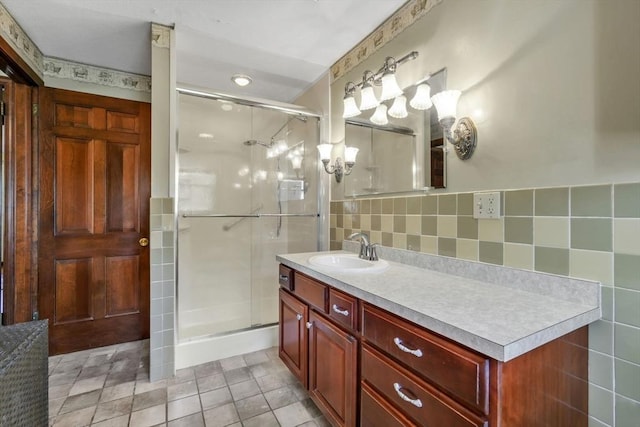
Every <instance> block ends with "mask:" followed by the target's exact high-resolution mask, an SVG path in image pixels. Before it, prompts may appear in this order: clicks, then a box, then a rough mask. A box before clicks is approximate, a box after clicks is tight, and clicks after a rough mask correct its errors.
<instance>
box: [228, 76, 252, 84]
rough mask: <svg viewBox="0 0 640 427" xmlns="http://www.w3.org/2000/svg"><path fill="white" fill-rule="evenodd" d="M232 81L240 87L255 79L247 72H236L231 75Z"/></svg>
mask: <svg viewBox="0 0 640 427" xmlns="http://www.w3.org/2000/svg"><path fill="white" fill-rule="evenodd" d="M231 81H232V82H234V83H235V84H237V85H238V86H240V87H243V86H247V85H248V84H250V83H251V82H252V81H253V79H252V78H251V77H249V76H247V75H246V74H234V75H233V76H231Z"/></svg>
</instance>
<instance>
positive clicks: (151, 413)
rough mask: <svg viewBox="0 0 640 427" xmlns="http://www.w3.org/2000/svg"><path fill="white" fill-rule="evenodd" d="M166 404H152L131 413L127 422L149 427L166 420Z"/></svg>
mask: <svg viewBox="0 0 640 427" xmlns="http://www.w3.org/2000/svg"><path fill="white" fill-rule="evenodd" d="M166 412H167V407H166V404H162V405H156V406H152V407H150V408H146V409H142V410H140V411H135V412H132V413H131V421H130V422H129V424H130V425H131V426H136V427H151V426H155V425H157V424H160V423H164V422H166V420H167V414H166Z"/></svg>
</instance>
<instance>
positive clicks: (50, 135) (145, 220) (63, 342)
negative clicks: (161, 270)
mask: <svg viewBox="0 0 640 427" xmlns="http://www.w3.org/2000/svg"><path fill="white" fill-rule="evenodd" d="M40 105H41V112H42V113H41V127H40V129H41V139H40V141H41V142H40V183H41V191H40V214H39V221H40V224H39V225H40V233H41V234H40V241H39V265H38V267H39V273H40V274H39V284H38V288H39V293H38V305H39V309H40V313H41V317H42V318H48V319H49V320H50V326H49V331H50V353H51V354H57V353H66V352H70V351H76V350H81V349H86V348H91V347H98V346H103V345H110V344H115V343H118V342H125V341H131V340H136V339H142V338H146V337H148V336H149V248H148V247H142V246H140V244H139V243H138V241H139V240H140V239H141V238H143V237H144V238H148V237H149V196H150V164H151V159H150V123H151V122H150V107H149V104H145V103H140V102H134V101H126V100H121V99H115V98H108V97H102V96H97V95H89V94H84V93H78V92H71V91H65V90H58V89H49V88H45V89H43V90H41V92H40Z"/></svg>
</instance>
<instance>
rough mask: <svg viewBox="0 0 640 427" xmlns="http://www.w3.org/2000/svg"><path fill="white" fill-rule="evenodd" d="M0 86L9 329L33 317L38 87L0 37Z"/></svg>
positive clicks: (32, 74) (30, 72)
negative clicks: (1, 88) (1, 91)
mask: <svg viewBox="0 0 640 427" xmlns="http://www.w3.org/2000/svg"><path fill="white" fill-rule="evenodd" d="M0 70H2V71H3V72H4V73H5V74H6V75H7V76H8V77H9V79H10V80H11V81H10V82H9V81H5V82H4V83H5V86H6V87H7V88H8V91H7V92H6V95H7V96H6V99H5V103H6V108H5V111H6V117H5V146H4V150H5V152H4V156H3V157H4V161H5V179H4V197H5V199H4V201H3V209H4V212H3V220H4V222H5V236H4V244H3V250H4V254H3V259H4V268H3V281H4V283H3V287H4V296H3V303H4V307H3V310H2V311H3V314H4V315H3V319H2V323H3V324H6V325H10V324H13V323H20V322H26V321H29V320H32V319H33V318H34V317H37V291H38V288H37V284H38V277H37V268H36V267H37V259H38V253H37V238H38V236H37V227H36V224H37V222H36V221H37V215H36V214H37V195H38V179H37V175H36V174H37V170H38V169H37V159H38V157H37V149H38V136H37V135H38V132H37V120H35V117H36V115H37V96H38V87H40V86H44V81H43V80H42V78H40V76H39V75H38V73H36V72H35V71H34V70H33V69H32V68H31V67H30V66H29V65H28V64H27V63H26V62H25V61H24V60H23V59H22V57H21V56H20V55H19V54H18V53H17V52H16V51H15V50H14V49H13V47H12V46H11V45H10V44H9V43H8V42H7V41H6V40H5V39H4V38H3V37H2V36H0Z"/></svg>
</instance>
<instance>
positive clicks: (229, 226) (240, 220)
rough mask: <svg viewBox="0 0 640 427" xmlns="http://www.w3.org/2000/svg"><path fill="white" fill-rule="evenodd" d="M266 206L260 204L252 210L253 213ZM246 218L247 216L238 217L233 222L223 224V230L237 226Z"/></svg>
mask: <svg viewBox="0 0 640 427" xmlns="http://www.w3.org/2000/svg"><path fill="white" fill-rule="evenodd" d="M263 207H264V205H260V206H258V207H257V208H255V209H254V210H252V211H251V214H255V213H256V212H259V211H260V209H262V208H263ZM245 219H247V217H244V218H240V219H237V220H235V221H233V222H232V223H231V224H226V225H223V226H222V230H223V231H229V230H231V229H232V228H233V227H235V226H236V225H238V224H240V223H241V222H242V221H244V220H245Z"/></svg>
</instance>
